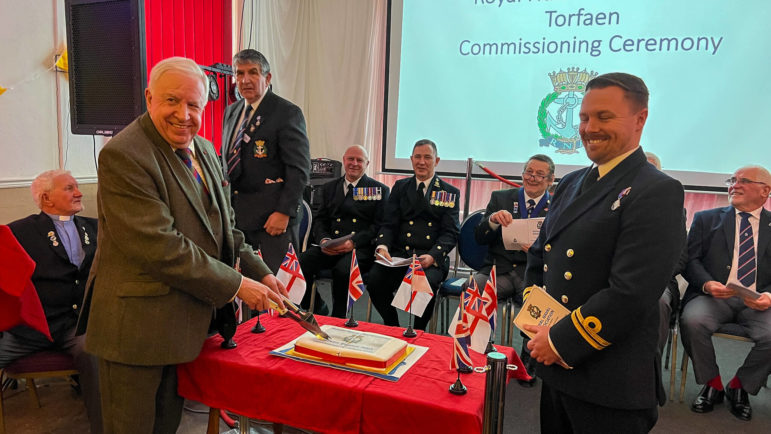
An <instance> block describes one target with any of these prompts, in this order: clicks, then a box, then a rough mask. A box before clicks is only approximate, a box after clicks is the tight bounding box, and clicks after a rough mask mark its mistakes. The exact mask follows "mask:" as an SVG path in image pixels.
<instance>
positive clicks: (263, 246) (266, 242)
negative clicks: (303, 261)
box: [242, 219, 302, 274]
mask: <svg viewBox="0 0 771 434" xmlns="http://www.w3.org/2000/svg"><path fill="white" fill-rule="evenodd" d="M299 230H300V222H299V221H298V220H297V219H294V220H291V219H290V220H289V224H288V225H287V227H286V232H285V233H283V234H280V235H276V236H275V237H274V236H272V235H269V234H268V233H267V232H265V229H259V230H256V231H243V230H242V231H243V232H244V237H245V238H246V242H247V243H248V244H249V245H251V246H252V248H254V250H257V249H260V253H262V260H263V261H265V264H266V265H267V266H268V268H270V271H271V272H273V274H276V272H278V267H280V266H281V261H283V260H284V256H286V251H287V249H288V248H289V243H292V245H293V246H294V250H295V253H297V255H298V256H299V255H300V253H301V252H302V246H301V245H300V244H299V243H300V241H299V234H298V231H299Z"/></svg>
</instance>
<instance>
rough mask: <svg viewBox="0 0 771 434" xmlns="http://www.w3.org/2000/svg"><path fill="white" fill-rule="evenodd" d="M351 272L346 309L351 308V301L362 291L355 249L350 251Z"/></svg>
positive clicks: (362, 283)
mask: <svg viewBox="0 0 771 434" xmlns="http://www.w3.org/2000/svg"><path fill="white" fill-rule="evenodd" d="M351 253H352V254H351V274H350V276H349V278H348V309H347V312H350V311H351V309H353V303H354V302H355V301H356V300H358V299H359V297H361V295H362V294H363V293H364V281H363V280H362V279H361V270H359V261H358V260H357V259H356V250H354V251H353V252H351Z"/></svg>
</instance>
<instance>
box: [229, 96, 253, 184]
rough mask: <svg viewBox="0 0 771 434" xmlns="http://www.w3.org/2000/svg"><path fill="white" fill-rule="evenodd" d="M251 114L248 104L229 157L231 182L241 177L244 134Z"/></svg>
mask: <svg viewBox="0 0 771 434" xmlns="http://www.w3.org/2000/svg"><path fill="white" fill-rule="evenodd" d="M251 112H252V105H251V104H247V105H246V109H245V110H244V119H243V120H242V121H241V126H240V127H239V128H238V134H236V139H235V140H234V141H233V146H232V147H231V149H230V154H229V155H228V178H229V179H230V180H231V181H232V180H234V179H238V177H239V176H241V142H243V140H244V133H245V132H246V125H247V124H248V123H249V114H250V113H251Z"/></svg>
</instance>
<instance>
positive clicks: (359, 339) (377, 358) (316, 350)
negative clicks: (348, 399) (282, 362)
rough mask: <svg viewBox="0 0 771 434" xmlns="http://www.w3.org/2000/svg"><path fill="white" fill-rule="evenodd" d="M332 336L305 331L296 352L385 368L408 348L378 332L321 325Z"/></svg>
mask: <svg viewBox="0 0 771 434" xmlns="http://www.w3.org/2000/svg"><path fill="white" fill-rule="evenodd" d="M321 329H322V330H324V331H325V332H326V333H327V334H328V335H329V340H326V339H319V338H317V337H315V336H311V335H309V334H308V335H304V336H302V337H300V338H299V339H297V342H295V346H294V351H295V352H296V353H299V354H302V355H305V356H310V357H313V358H317V359H321V360H324V361H326V362H331V363H337V364H340V365H352V366H362V367H365V368H376V369H385V368H387V367H389V366H391V365H393V364H394V363H395V362H396V361H398V360H399V359H400V358H402V356H404V354H405V353H406V351H407V343H406V342H404V341H403V340H401V339H398V338H393V337H390V336H385V335H381V334H377V333H368V332H362V331H357V330H352V329H348V328H342V327H335V326H331V325H325V326H322V327H321Z"/></svg>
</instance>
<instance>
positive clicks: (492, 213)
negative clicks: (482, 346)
mask: <svg viewBox="0 0 771 434" xmlns="http://www.w3.org/2000/svg"><path fill="white" fill-rule="evenodd" d="M553 182H554V162H553V161H552V160H551V158H549V157H548V156H546V155H543V154H536V155H533V156H532V157H530V159H529V160H527V164H526V165H525V170H524V171H523V172H522V187H521V188H510V189H507V190H498V191H494V192H493V194H492V196H491V197H490V202H489V203H488V204H487V209H486V210H485V218H483V219H482V220H481V221H480V222H479V225H477V227H476V229H475V231H474V236H475V238H476V241H477V242H478V243H479V244H486V245H488V246H489V249H488V251H487V257H486V258H485V265H484V266H483V267H482V268H480V269H479V272H478V273H477V274H476V275H475V276H474V280H475V281H476V283H477V285H478V286H479V287H480V288H484V285H485V283H486V282H487V279H488V278H489V276H490V269H492V267H493V265H495V266H496V267H495V268H496V275H497V276H496V277H497V283H498V299H499V300H505V299H507V298H509V297H512V296H513V297H514V302H515V303H517V304H519V305H521V304H522V291H524V289H525V285H524V280H525V266H526V265H527V249H528V248H529V247H530V245H529V244H522V245H521V250H506V247H505V246H504V245H503V238H501V231H502V229H501V226H508V225H509V224H511V222H512V220H514V219H526V218H532V217H544V216H546V212H547V211H548V210H549V202H550V201H551V196H550V195H549V187H550V186H551V185H552V183H553ZM526 343H527V341H525V342H524V343H523V345H522V351H521V356H520V357H521V358H522V361H523V362H524V363H525V365H526V367H527V369H528V372H532V364H533V363H532V362H531V361H530V354H529V352H528V351H527V349H526V347H525V344H526ZM534 381H535V379H533V380H532V381H525V380H519V383H520V384H522V385H523V386H525V387H531V386H532V385H533V384H534Z"/></svg>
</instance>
